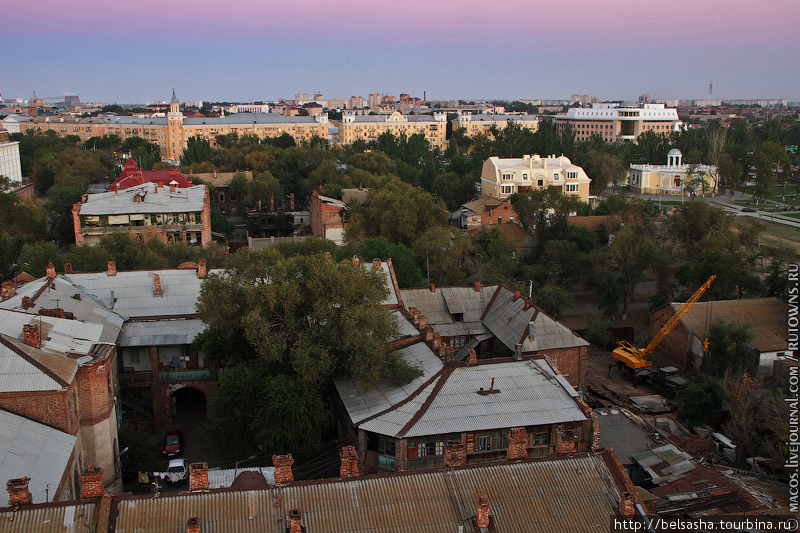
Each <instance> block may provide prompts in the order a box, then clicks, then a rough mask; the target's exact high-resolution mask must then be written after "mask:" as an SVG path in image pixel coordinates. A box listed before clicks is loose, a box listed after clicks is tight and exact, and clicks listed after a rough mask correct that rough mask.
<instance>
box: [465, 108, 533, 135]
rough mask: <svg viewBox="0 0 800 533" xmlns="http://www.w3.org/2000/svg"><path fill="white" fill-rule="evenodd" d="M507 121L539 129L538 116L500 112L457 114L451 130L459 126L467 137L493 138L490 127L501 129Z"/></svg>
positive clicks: (506, 124) (530, 128)
mask: <svg viewBox="0 0 800 533" xmlns="http://www.w3.org/2000/svg"><path fill="white" fill-rule="evenodd" d="M509 122H513V123H514V124H517V125H518V126H520V127H521V128H524V129H527V130H531V131H536V130H538V129H539V118H538V117H537V116H536V115H523V114H521V113H508V114H506V113H501V114H491V115H489V114H484V113H480V114H476V115H469V114H463V115H462V114H459V115H458V116H457V117H456V118H455V119H454V120H453V131H456V130H457V129H459V128H464V130H466V136H467V137H475V136H476V135H484V136H486V137H489V138H494V135H493V134H492V128H497V129H498V130H502V129H504V128H506V127H507V126H508V123H509Z"/></svg>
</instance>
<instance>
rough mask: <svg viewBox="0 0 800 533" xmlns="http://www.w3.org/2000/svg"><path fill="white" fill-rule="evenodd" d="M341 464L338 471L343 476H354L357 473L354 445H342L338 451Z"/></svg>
mask: <svg viewBox="0 0 800 533" xmlns="http://www.w3.org/2000/svg"><path fill="white" fill-rule="evenodd" d="M339 457H340V458H341V460H342V464H341V466H340V468H339V473H340V474H341V476H342V477H343V478H349V477H356V476H357V475H358V452H356V447H355V446H342V449H341V450H340V451H339Z"/></svg>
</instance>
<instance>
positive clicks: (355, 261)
mask: <svg viewBox="0 0 800 533" xmlns="http://www.w3.org/2000/svg"><path fill="white" fill-rule="evenodd" d="M353 266H354V267H356V268H359V267H360V266H361V259H359V258H358V256H357V255H354V256H353Z"/></svg>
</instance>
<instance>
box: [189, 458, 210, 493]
mask: <svg viewBox="0 0 800 533" xmlns="http://www.w3.org/2000/svg"><path fill="white" fill-rule="evenodd" d="M189 490H192V491H194V490H208V463H192V464H190V465H189Z"/></svg>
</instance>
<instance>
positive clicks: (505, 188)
mask: <svg viewBox="0 0 800 533" xmlns="http://www.w3.org/2000/svg"><path fill="white" fill-rule="evenodd" d="M513 193H514V186H513V185H501V186H500V194H513Z"/></svg>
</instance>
